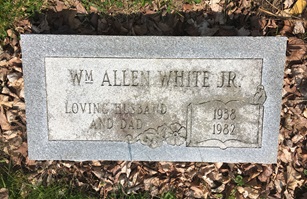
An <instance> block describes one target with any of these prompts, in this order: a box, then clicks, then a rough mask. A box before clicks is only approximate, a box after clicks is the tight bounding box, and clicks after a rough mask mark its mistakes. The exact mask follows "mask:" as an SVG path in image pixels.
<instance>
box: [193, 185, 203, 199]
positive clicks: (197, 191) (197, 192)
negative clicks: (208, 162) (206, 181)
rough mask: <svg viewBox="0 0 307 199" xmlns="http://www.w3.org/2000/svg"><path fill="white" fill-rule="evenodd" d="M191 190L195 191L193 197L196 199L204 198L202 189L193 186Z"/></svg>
mask: <svg viewBox="0 0 307 199" xmlns="http://www.w3.org/2000/svg"><path fill="white" fill-rule="evenodd" d="M191 190H193V196H194V198H203V196H204V193H203V191H202V189H200V188H198V187H196V186H192V187H191Z"/></svg>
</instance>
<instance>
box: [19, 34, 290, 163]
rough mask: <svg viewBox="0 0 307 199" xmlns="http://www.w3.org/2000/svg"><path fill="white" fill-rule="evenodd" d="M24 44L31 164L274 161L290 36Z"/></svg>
mask: <svg viewBox="0 0 307 199" xmlns="http://www.w3.org/2000/svg"><path fill="white" fill-rule="evenodd" d="M21 45H22V56H23V67H24V78H25V100H26V115H27V133H28V146H29V149H28V151H29V158H30V159H39V160H47V159H54V160H78V161H82V160H141V161H201V162H204V161H206V162H258V163H275V162H276V159H277V145H278V141H277V140H278V133H279V121H280V108H281V99H282V97H281V93H282V92H281V91H282V80H283V71H284V60H285V50H286V38H284V37H155V36H148V37H122V36H75V35H74V36H73V35H69V36H68V35H66V36H64V35H22V36H21Z"/></svg>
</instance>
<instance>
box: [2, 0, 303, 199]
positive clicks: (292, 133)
mask: <svg viewBox="0 0 307 199" xmlns="http://www.w3.org/2000/svg"><path fill="white" fill-rule="evenodd" d="M153 2H154V3H153V4H145V5H144V6H142V7H140V8H139V10H137V11H135V10H134V12H128V11H129V9H126V10H124V9H119V10H117V9H116V8H114V9H112V8H110V9H109V10H108V11H107V12H105V13H104V14H102V13H100V12H98V10H97V8H95V7H89V8H85V7H84V6H83V4H81V3H80V2H79V1H70V3H68V2H67V1H52V4H51V5H50V6H49V7H48V9H47V10H45V11H43V12H42V13H41V14H37V15H36V16H34V17H33V18H31V19H22V20H18V21H16V23H15V25H14V28H12V29H9V30H7V33H8V36H7V37H6V38H5V39H4V40H3V41H2V45H1V48H0V125H1V129H0V161H1V162H0V165H4V164H6V165H7V164H10V165H11V166H12V168H13V169H15V170H22V171H23V172H24V173H26V174H27V181H28V182H30V183H32V184H33V185H38V184H41V185H49V184H52V183H55V182H59V181H61V182H64V183H69V184H71V185H72V186H74V187H76V188H78V189H82V190H84V191H85V192H86V193H88V195H91V196H93V197H97V198H105V197H107V196H108V195H110V194H111V193H114V192H116V191H117V190H119V189H120V190H121V192H123V193H125V194H131V193H138V192H147V193H149V194H150V197H152V198H153V197H160V196H161V195H162V194H163V193H165V192H169V191H171V192H172V193H174V194H175V195H176V197H177V198H307V34H306V28H307V23H306V9H303V10H302V12H301V13H294V14H297V15H296V16H295V17H292V18H288V17H289V16H288V14H285V13H284V12H280V11H283V10H286V9H287V8H288V9H290V11H289V10H288V11H287V13H291V12H295V11H293V7H294V6H295V2H296V1H284V2H280V3H281V4H278V5H282V6H281V7H278V6H277V5H276V6H275V7H274V8H270V4H272V3H270V4H268V3H266V4H261V3H263V2H265V1H263V2H260V1H259V2H260V3H257V2H256V1H255V2H256V3H255V2H254V1H247V0H242V1H231V2H228V3H226V2H222V1H218V0H217V1H210V2H209V1H208V2H207V1H201V3H199V4H195V3H193V2H194V1H193V2H192V1H191V2H190V3H185V4H181V5H176V6H177V7H176V8H178V7H179V8H181V9H180V10H172V9H168V8H169V7H167V6H165V5H157V3H155V2H158V1H153ZM266 2H268V1H266ZM274 2H275V1H274ZM291 2H292V3H291ZM291 9H292V11H291ZM297 12H299V11H297ZM21 33H26V34H31V33H35V34H91V35H137V36H138V35H169V36H175V35H176V36H183V37H182V39H184V36H279V35H281V36H286V37H288V47H287V52H286V53H287V54H286V56H287V58H286V63H285V71H284V84H283V93H282V96H283V99H282V107H281V113H280V114H281V122H280V134H279V146H278V157H277V158H278V161H277V164H270V165H266V164H251V163H248V164H227V163H194V162H181V163H178V162H174V163H173V162H124V161H118V162H110V161H87V162H71V161H32V160H29V159H28V156H27V130H26V117H25V101H24V81H23V70H22V54H21V49H20V43H19V34H21ZM229 39H231V37H230V38H229ZM63 44H64V45H65V41H63ZM242 45H248V44H242ZM234 50H235V49H234ZM20 189H22V187H21V188H20ZM5 193H9V190H6V189H5V188H4V189H0V197H2V196H4V194H5ZM23 194H24V195H23V197H26V196H27V192H26V191H24V193H23ZM6 196H7V195H6ZM6 196H4V197H6Z"/></svg>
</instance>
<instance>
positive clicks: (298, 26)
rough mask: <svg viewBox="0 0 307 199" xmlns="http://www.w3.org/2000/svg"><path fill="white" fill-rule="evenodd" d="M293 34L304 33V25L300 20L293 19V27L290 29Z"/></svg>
mask: <svg viewBox="0 0 307 199" xmlns="http://www.w3.org/2000/svg"><path fill="white" fill-rule="evenodd" d="M292 33H293V34H295V35H296V34H304V33H305V27H304V24H303V22H302V21H295V22H294V28H293V31H292Z"/></svg>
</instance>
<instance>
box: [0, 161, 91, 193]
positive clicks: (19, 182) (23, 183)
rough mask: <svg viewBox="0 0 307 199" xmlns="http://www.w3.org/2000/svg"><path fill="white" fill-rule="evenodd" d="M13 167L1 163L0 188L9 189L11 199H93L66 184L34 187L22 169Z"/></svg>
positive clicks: (59, 183)
mask: <svg viewBox="0 0 307 199" xmlns="http://www.w3.org/2000/svg"><path fill="white" fill-rule="evenodd" d="M11 165H12V164H10V163H9V164H7V163H5V162H4V161H0V188H6V189H8V191H9V198H10V199H20V198H26V199H32V198H35V199H46V198H54V199H92V197H89V196H87V195H86V194H85V193H83V192H81V191H80V190H77V189H75V188H72V187H70V186H69V185H67V183H65V182H58V183H54V184H51V185H49V186H43V185H32V184H31V183H30V182H29V180H28V178H27V175H26V174H25V173H24V172H23V171H22V170H21V169H15V168H12V166H11Z"/></svg>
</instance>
